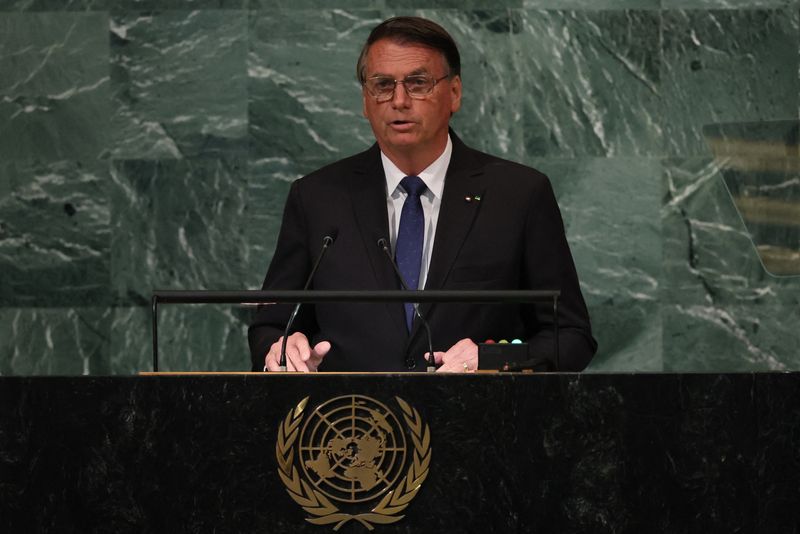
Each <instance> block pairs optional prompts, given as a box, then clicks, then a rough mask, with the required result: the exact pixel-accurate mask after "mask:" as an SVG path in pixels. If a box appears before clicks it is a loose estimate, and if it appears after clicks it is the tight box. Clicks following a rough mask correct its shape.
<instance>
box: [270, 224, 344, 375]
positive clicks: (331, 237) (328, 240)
mask: <svg viewBox="0 0 800 534" xmlns="http://www.w3.org/2000/svg"><path fill="white" fill-rule="evenodd" d="M337 233H338V230H336V229H334V230H332V231H331V232H330V233H328V235H326V236H325V237H323V238H322V249H321V250H320V251H319V255H318V256H317V261H315V262H314V267H312V268H311V273H309V275H308V279H307V280H306V285H305V286H304V287H303V290H304V291H305V290H306V289H308V288H309V286H310V285H311V281H312V280H313V279H314V274H316V272H317V267H319V264H320V263H321V262H322V257H323V256H325V253H326V252H327V251H328V247H330V246H331V245H332V244H333V242H334V241H335V240H336V234H337ZM301 304H302V302H298V303H297V305H296V306H295V307H294V310H293V311H292V315H290V316H289V322H287V323H286V330H284V332H283V342H282V343H281V358H280V361H279V362H278V367H279V370H280V371H286V341H287V338H288V337H289V330H291V328H292V324H294V319H295V317H297V312H298V311H300V305H301ZM265 370H266V369H265Z"/></svg>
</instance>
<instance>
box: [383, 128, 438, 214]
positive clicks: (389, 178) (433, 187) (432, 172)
mask: <svg viewBox="0 0 800 534" xmlns="http://www.w3.org/2000/svg"><path fill="white" fill-rule="evenodd" d="M452 155H453V142H452V141H451V140H450V134H448V135H447V145H445V147H444V152H442V154H441V155H440V156H439V157H438V158H436V160H435V161H434V162H433V163H431V164H430V165H428V166H427V167H426V168H425V169H423V171H422V172H421V173H419V174H418V176H419V177H420V179H422V181H423V182H425V185H426V186H427V187H428V190H429V191H430V192H431V193H433V196H434V197H436V198H438V199H441V198H442V192H443V191H444V177H445V175H446V174H447V167H448V166H449V165H450V156H452ZM381 161H382V162H383V172H384V174H385V175H386V190H387V191H388V192H389V195H390V196H391V195H392V194H393V193H394V192H395V190H397V188H398V187H399V186H400V181H401V180H402V179H403V178H405V177H406V174H405V173H404V172H403V171H401V170H400V169H398V168H397V165H395V164H394V163H393V162H392V160H390V159H389V158H388V157H387V156H386V154H384V153H383V151H381Z"/></svg>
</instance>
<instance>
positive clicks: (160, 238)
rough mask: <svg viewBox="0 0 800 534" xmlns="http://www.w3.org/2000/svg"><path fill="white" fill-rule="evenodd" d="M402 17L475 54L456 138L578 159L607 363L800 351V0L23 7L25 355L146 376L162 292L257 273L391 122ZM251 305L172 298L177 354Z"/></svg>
mask: <svg viewBox="0 0 800 534" xmlns="http://www.w3.org/2000/svg"><path fill="white" fill-rule="evenodd" d="M395 14H419V15H422V16H425V17H429V18H431V19H433V20H436V21H439V22H441V23H442V24H444V25H445V26H446V27H447V28H448V29H449V30H450V31H451V32H452V34H453V36H454V37H455V39H456V41H457V42H458V44H459V46H460V47H461V51H462V58H463V83H464V98H463V102H462V110H461V111H460V112H459V113H457V114H456V116H455V117H454V119H453V126H454V128H455V130H456V132H457V133H458V134H459V135H460V136H461V137H462V138H463V139H464V140H465V141H466V142H467V143H468V144H470V145H472V146H474V147H476V148H479V149H481V150H484V151H487V152H490V153H492V154H496V155H497V156H500V157H503V158H507V159H511V160H514V161H519V162H522V163H524V164H527V165H532V166H534V167H537V168H539V169H541V170H542V171H543V172H545V173H546V174H548V176H549V177H550V179H551V180H552V183H553V186H554V189H555V191H556V193H557V196H558V200H559V203H560V207H561V212H562V215H563V218H564V223H565V229H566V232H567V238H568V240H569V242H570V245H571V247H572V251H573V255H574V257H575V262H576V267H577V269H578V272H579V273H580V276H581V282H582V287H583V290H584V294H585V296H586V299H587V302H588V305H589V308H590V313H591V315H592V321H593V326H594V331H595V335H596V337H597V338H598V340H599V341H600V349H599V352H598V355H597V357H596V358H595V360H594V362H593V363H592V365H591V367H590V369H589V370H590V371H592V372H594V373H598V374H599V373H604V372H608V371H670V370H675V371H749V370H750V371H752V370H758V371H769V370H791V369H796V368H797V366H798V365H800V361H799V360H798V358H800V357H799V356H798V355H797V354H796V352H797V351H796V350H795V349H794V347H795V346H796V345H797V340H798V334H797V332H796V327H795V325H796V324H797V322H798V321H797V319H798V317H797V313H798V312H797V310H798V309H800V308H798V305H800V277H796V276H793V275H792V273H794V272H795V271H794V270H793V269H794V267H793V266H794V265H795V264H794V263H793V261H794V260H793V258H794V257H795V256H794V254H796V251H797V250H798V249H800V245H799V244H798V243H800V241H798V239H800V229H799V228H800V226H798V225H797V224H796V222H795V216H794V215H793V214H794V212H793V211H792V207H791V206H792V205H793V204H792V202H794V200H793V199H794V198H795V197H796V196H797V190H796V189H797V186H796V175H797V169H796V164H797V158H796V154H795V153H793V152H791V150H792V149H791V147H796V144H797V143H796V138H795V139H794V141H792V138H791V131H792V130H791V127H790V126H791V125H795V126H796V124H797V121H798V118H799V117H800V111H798V110H800V101H799V100H798V94H800V75H798V72H800V67H798V65H800V61H799V60H798V58H799V57H800V1H798V0H754V1H751V2H744V1H742V0H596V1H591V2H590V1H588V0H563V1H559V2H555V1H553V0H503V1H502V2H495V1H491V2H490V1H488V0H467V1H466V2H463V1H458V2H457V1H454V0H436V1H433V2H431V1H424V2H423V1H419V0H381V1H379V2H373V1H368V0H337V1H322V0H294V1H291V2H290V1H285V0H167V1H164V2H155V1H153V0H68V1H66V2H54V1H53V0H0V72H2V76H0V313H2V314H3V318H4V321H5V324H4V326H3V327H2V328H3V330H2V332H0V335H2V336H3V340H2V344H0V347H2V352H0V373H2V374H4V375H5V374H84V373H90V374H108V373H111V374H129V373H134V372H136V371H137V370H139V369H146V368H149V362H150V355H149V347H150V322H149V309H148V304H149V299H150V292H151V291H152V289H154V288H209V289H211V288H215V289H220V288H257V287H259V286H260V284H261V281H262V279H263V276H264V273H265V271H266V268H267V265H268V264H269V261H270V259H271V256H272V250H273V247H274V245H275V241H276V239H277V232H278V229H279V227H280V222H281V217H282V212H283V204H284V201H285V196H286V193H287V191H288V189H289V186H290V184H291V183H292V182H293V181H294V180H295V179H297V178H298V177H300V176H302V175H304V174H306V173H308V172H310V171H312V170H314V169H316V168H319V167H320V166H322V165H325V164H327V163H330V162H331V161H333V160H335V159H338V158H340V157H344V156H346V155H349V154H352V153H354V152H357V151H361V150H363V149H365V148H366V147H368V146H369V145H370V144H371V143H372V142H373V137H372V134H371V132H370V129H369V125H368V123H367V121H366V120H365V119H364V118H363V116H362V111H361V107H362V104H361V94H360V88H359V85H358V82H357V80H356V78H355V62H356V58H357V54H358V52H359V49H360V47H361V44H362V42H363V40H364V39H365V37H366V35H367V33H368V32H369V29H370V28H371V27H372V26H373V25H374V24H376V23H377V22H378V21H380V20H382V19H384V18H386V17H389V16H392V15H395ZM780 125H789V126H787V128H788V129H785V130H784V131H783V132H782V133H781V132H779V130H781V128H782V126H780ZM771 129H772V130H771ZM773 130H774V131H773ZM770 132H772V133H770ZM795 135H796V134H795ZM787 150H788V152H787ZM779 151H783V152H780V153H778V152H779ZM59 314H62V315H59ZM247 315H248V310H246V309H239V308H223V307H209V308H208V309H203V310H201V309H199V308H198V309H194V308H191V309H190V308H187V309H179V308H177V307H175V308H171V309H169V310H165V311H164V316H163V317H162V320H163V325H162V333H163V334H164V338H163V343H164V345H163V347H162V351H163V353H164V357H165V364H164V365H167V366H169V367H170V368H173V369H182V370H188V369H195V370H199V369H236V368H240V369H246V368H248V366H249V364H248V358H247V354H246V350H245V349H246V347H245V340H244V337H243V332H244V328H245V325H246V323H247ZM14 325H16V326H14ZM44 332H49V336H48V335H43V333H44ZM616 453H617V451H613V450H608V451H606V450H602V451H597V452H596V454H598V455H601V456H603V457H604V458H605V457H608V458H612V457H613V454H616ZM497 488H498V491H501V492H504V493H503V495H504V497H503V498H504V499H505V500H507V501H508V502H515V501H514V499H515V498H514V497H513V487H511V486H507V485H506V486H503V485H498V486H497ZM478 489H480V491H488V489H486V488H478ZM612 494H613V495H618V493H612ZM570 502H572V501H570ZM574 505H575V510H579V511H580V514H582V515H581V517H590V516H591V515H592V514H594V513H597V514H600V515H602V510H601V507H599V506H594V505H592V506H589V505H585V506H584V503H581V502H577V501H575V502H574ZM765 506H767V507H768V508H769V507H770V506H772V508H770V509H774V508H775V506H777V505H769V506H768V505H765ZM575 513H576V514H577V513H579V512H578V511H576V512H575ZM506 519H507V521H509V524H513V522H514V521H515V520H519V516H518V517H516V518H514V517H508V518H506Z"/></svg>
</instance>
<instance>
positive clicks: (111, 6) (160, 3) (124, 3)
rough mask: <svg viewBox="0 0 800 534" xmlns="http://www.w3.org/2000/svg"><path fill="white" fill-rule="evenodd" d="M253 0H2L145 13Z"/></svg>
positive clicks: (2, 2)
mask: <svg viewBox="0 0 800 534" xmlns="http://www.w3.org/2000/svg"><path fill="white" fill-rule="evenodd" d="M253 1H255V0H253ZM250 2H251V0H0V11H109V10H129V11H139V12H143V11H153V10H164V9H246V8H247V6H248V4H249V3H250ZM273 3H274V2H273Z"/></svg>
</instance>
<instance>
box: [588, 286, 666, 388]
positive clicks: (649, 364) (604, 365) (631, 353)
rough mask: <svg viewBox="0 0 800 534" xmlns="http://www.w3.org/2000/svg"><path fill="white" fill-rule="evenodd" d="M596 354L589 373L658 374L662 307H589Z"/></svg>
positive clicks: (655, 304) (619, 304)
mask: <svg viewBox="0 0 800 534" xmlns="http://www.w3.org/2000/svg"><path fill="white" fill-rule="evenodd" d="M589 316H590V318H591V320H592V333H593V334H594V337H595V339H597V343H598V347H597V354H595V357H594V359H593V360H592V362H591V363H590V364H589V367H587V369H586V371H587V372H590V373H620V372H623V373H628V372H630V373H638V372H645V373H658V372H661V371H663V370H664V361H663V356H662V340H661V336H662V330H663V326H662V320H661V304H659V303H658V302H654V301H650V302H636V303H633V304H631V303H628V302H614V303H608V304H589Z"/></svg>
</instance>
